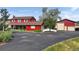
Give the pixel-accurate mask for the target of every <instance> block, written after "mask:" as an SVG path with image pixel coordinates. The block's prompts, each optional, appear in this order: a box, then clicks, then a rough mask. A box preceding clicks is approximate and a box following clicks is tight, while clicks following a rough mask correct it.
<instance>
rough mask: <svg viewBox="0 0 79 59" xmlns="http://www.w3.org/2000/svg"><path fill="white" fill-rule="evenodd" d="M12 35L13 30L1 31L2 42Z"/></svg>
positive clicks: (0, 40) (0, 38) (0, 39)
mask: <svg viewBox="0 0 79 59" xmlns="http://www.w3.org/2000/svg"><path fill="white" fill-rule="evenodd" d="M11 37H12V32H9V31H5V32H0V42H7V41H9V40H10V39H11Z"/></svg>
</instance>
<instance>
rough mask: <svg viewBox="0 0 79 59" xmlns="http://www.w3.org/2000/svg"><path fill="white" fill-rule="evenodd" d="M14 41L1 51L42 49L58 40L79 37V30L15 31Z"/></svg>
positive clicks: (0, 48)
mask: <svg viewBox="0 0 79 59" xmlns="http://www.w3.org/2000/svg"><path fill="white" fill-rule="evenodd" d="M13 36H14V37H13V38H12V41H10V42H9V43H7V44H6V45H4V46H1V47H0V51H41V50H42V49H44V48H46V47H48V46H50V45H52V44H55V43H57V42H60V41H63V40H66V39H69V38H72V37H78V36H79V32H57V33H53V32H46V33H25V32H15V33H13Z"/></svg>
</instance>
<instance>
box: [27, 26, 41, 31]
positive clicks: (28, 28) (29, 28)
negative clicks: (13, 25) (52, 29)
mask: <svg viewBox="0 0 79 59" xmlns="http://www.w3.org/2000/svg"><path fill="white" fill-rule="evenodd" d="M26 30H27V31H32V30H41V26H40V25H37V26H35V29H32V28H31V26H30V25H28V26H26Z"/></svg>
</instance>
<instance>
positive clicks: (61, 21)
mask: <svg viewBox="0 0 79 59" xmlns="http://www.w3.org/2000/svg"><path fill="white" fill-rule="evenodd" d="M64 21H70V22H74V23H76V22H75V21H72V20H69V19H63V20H60V21H58V22H57V23H63V22H64Z"/></svg>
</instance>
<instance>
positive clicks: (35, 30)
mask: <svg viewBox="0 0 79 59" xmlns="http://www.w3.org/2000/svg"><path fill="white" fill-rule="evenodd" d="M34 32H42V31H41V30H35V31H34Z"/></svg>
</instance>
